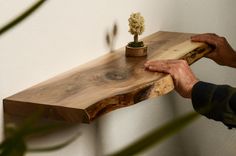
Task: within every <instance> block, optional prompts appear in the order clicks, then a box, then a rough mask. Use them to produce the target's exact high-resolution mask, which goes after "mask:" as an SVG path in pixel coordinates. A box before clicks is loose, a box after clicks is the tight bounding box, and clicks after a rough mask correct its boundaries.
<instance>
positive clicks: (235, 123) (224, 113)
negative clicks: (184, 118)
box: [192, 81, 236, 128]
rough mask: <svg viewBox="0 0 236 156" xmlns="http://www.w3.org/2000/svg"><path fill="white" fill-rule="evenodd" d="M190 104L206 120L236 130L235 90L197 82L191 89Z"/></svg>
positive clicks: (226, 86)
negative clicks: (219, 122) (217, 122)
mask: <svg viewBox="0 0 236 156" xmlns="http://www.w3.org/2000/svg"><path fill="white" fill-rule="evenodd" d="M192 104H193V107H194V109H195V110H196V111H197V112H198V113H200V114H202V115H204V116H206V117H207V118H209V119H213V120H216V121H221V122H223V123H224V124H225V125H226V126H228V127H229V128H232V127H234V128H236V88H233V87H230V86H228V85H215V84H211V83H206V82H202V81H199V82H198V83H196V84H195V85H194V86H193V89H192Z"/></svg>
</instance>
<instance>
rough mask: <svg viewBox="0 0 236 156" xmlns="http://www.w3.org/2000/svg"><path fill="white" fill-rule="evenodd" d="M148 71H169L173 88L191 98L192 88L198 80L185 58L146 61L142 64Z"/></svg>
mask: <svg viewBox="0 0 236 156" xmlns="http://www.w3.org/2000/svg"><path fill="white" fill-rule="evenodd" d="M144 66H145V68H146V69H147V70H150V71H157V72H164V73H169V74H170V75H171V76H172V78H173V81H174V85H175V90H176V91H177V92H178V93H179V94H180V95H181V96H183V97H185V98H191V94H192V88H193V86H194V85H195V84H196V83H197V82H198V80H197V78H196V77H195V76H194V74H193V72H192V71H191V69H190V67H189V65H188V63H187V62H186V61H185V60H161V61H148V62H146V63H145V64H144Z"/></svg>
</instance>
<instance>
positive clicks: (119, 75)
mask: <svg viewBox="0 0 236 156" xmlns="http://www.w3.org/2000/svg"><path fill="white" fill-rule="evenodd" d="M128 75H129V74H128V71H126V70H124V71H122V70H113V71H109V72H107V73H106V78H107V79H110V80H124V79H127V78H128Z"/></svg>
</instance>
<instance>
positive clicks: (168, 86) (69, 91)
mask: <svg viewBox="0 0 236 156" xmlns="http://www.w3.org/2000/svg"><path fill="white" fill-rule="evenodd" d="M192 35H193V34H188V33H176V32H157V33H154V34H152V35H150V36H148V37H146V38H144V39H143V41H144V43H145V45H147V46H148V56H147V57H125V48H121V49H118V50H116V51H115V52H113V53H109V54H106V55H104V56H102V57H100V58H98V59H96V60H93V61H91V62H88V63H87V64H85V65H82V66H79V67H78V68H75V69H72V70H70V71H68V72H66V73H64V74H61V75H58V76H56V77H54V78H52V79H49V80H47V81H45V82H42V83H40V84H38V85H35V86H33V87H31V88H29V89H26V90H24V91H21V92H19V93H17V94H15V95H13V96H10V97H8V98H5V99H4V100H3V103H4V113H6V114H8V115H14V116H27V115H28V114H29V113H31V112H33V111H36V110H38V109H41V108H42V109H44V117H45V118H50V119H55V120H65V121H71V122H84V123H89V122H91V121H93V120H94V119H96V118H98V117H99V116H100V115H102V114H104V113H107V112H110V111H113V110H115V109H117V108H121V107H126V106H130V105H133V104H136V103H138V102H140V101H143V100H145V99H147V98H152V97H157V96H161V95H164V94H166V93H168V92H170V91H171V90H173V89H174V85H173V81H172V78H171V77H170V75H167V74H163V73H153V72H149V71H146V70H145V68H144V65H143V64H144V62H146V61H147V60H157V59H186V60H187V61H188V63H189V64H191V63H193V62H194V61H196V60H197V59H199V58H201V57H202V56H203V55H204V54H206V53H207V52H209V51H210V48H209V47H208V46H207V45H206V44H204V43H192V42H191V41H190V40H189V39H190V36H192Z"/></svg>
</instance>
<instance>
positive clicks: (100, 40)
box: [0, 0, 236, 156]
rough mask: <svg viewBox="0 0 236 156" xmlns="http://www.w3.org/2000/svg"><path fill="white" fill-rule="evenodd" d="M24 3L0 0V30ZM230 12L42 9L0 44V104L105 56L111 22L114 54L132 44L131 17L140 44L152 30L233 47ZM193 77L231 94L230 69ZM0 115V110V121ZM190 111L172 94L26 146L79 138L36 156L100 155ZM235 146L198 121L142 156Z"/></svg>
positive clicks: (210, 7) (230, 136)
mask: <svg viewBox="0 0 236 156" xmlns="http://www.w3.org/2000/svg"><path fill="white" fill-rule="evenodd" d="M31 3H32V1H30V0H22V1H17V0H8V1H3V0H0V19H1V20H0V25H2V24H3V23H5V22H6V21H8V20H9V19H11V18H12V17H13V16H14V15H17V14H18V13H19V12H20V11H22V10H23V9H24V8H26V7H27V6H28V5H29V4H31ZM235 4H236V2H235V1H234V0H225V1H222V0H208V1H204V0H176V1H171V0H158V1H157V0H149V1H145V0H137V1H135V3H134V2H133V1H125V0H119V1H110V0H99V1H82V0H70V1H63V0H51V1H48V3H47V4H46V5H45V6H43V7H42V8H41V9H40V10H39V11H38V12H36V14H34V16H32V17H30V18H29V19H28V20H27V21H25V22H24V23H22V24H21V25H20V26H18V27H16V28H15V29H14V30H12V31H10V32H8V33H7V34H5V35H4V36H1V38H0V58H1V65H0V99H1V100H2V99H3V98H4V97H7V96H9V95H12V94H14V93H16V92H18V91H20V90H22V89H25V88H27V87H30V86H32V85H34V84H36V83H39V82H41V81H43V80H46V79H48V78H50V77H53V76H54V75H57V74H59V73H61V72H64V71H67V70H69V69H71V68H73V67H76V66H78V65H80V64H83V63H85V62H88V61H89V60H92V59H94V58H97V57H98V56H101V55H103V54H104V53H106V52H107V51H108V49H107V48H106V46H105V42H104V35H105V32H106V31H107V29H109V28H111V26H112V25H113V22H114V21H116V22H117V23H118V26H119V36H118V40H117V44H116V47H117V48H118V47H121V46H124V45H125V44H126V43H127V42H128V41H130V40H131V39H132V36H130V35H129V34H128V33H127V30H128V26H127V18H128V17H129V14H130V13H131V12H135V11H140V12H141V13H142V14H143V15H144V16H145V19H146V32H145V33H144V35H143V36H146V35H148V34H150V33H153V32H155V31H158V30H170V31H183V32H196V33H201V32H216V33H218V34H220V35H224V36H226V37H227V38H228V40H229V42H230V43H231V44H232V45H233V46H234V47H236V42H235V41H236V31H235V30H234V29H235V26H236V22H235V21H234V15H235V13H236V11H235V8H234V6H236V5H235ZM193 69H194V71H195V73H196V75H197V76H198V77H199V78H200V79H201V80H204V81H209V82H214V83H228V84H231V85H234V86H235V82H236V79H235V78H234V77H235V76H236V72H235V70H234V69H231V68H226V67H220V66H218V65H216V64H215V63H213V62H212V61H209V60H206V59H203V60H201V61H199V62H198V63H196V64H195V65H193ZM1 110H2V107H1V109H0V112H1V113H2V111H1ZM190 110H192V106H191V102H190V101H189V100H184V99H183V98H181V97H179V96H178V95H176V94H174V93H172V94H170V95H167V96H164V97H161V98H158V99H157V100H155V99H153V100H148V101H146V102H142V103H139V104H137V105H135V106H132V107H129V108H124V109H120V110H117V111H114V112H112V113H109V114H107V115H104V116H102V117H101V118H100V119H99V120H98V121H97V122H96V123H93V124H91V125H75V126H74V127H73V128H71V129H68V130H66V131H63V132H60V133H58V134H55V135H54V136H51V137H49V138H43V139H41V140H37V141H35V142H34V143H32V144H36V145H37V144H38V145H44V144H45V143H49V144H50V143H55V142H59V141H63V139H65V138H66V137H68V136H69V135H73V134H74V133H76V132H77V131H81V133H82V136H81V137H80V138H79V139H78V140H76V142H74V143H73V144H71V145H70V146H68V147H66V148H64V149H62V150H60V151H57V152H55V153H47V154H40V155H57V156H64V155H66V154H67V155H70V156H77V155H86V156H93V155H104V154H107V153H110V152H113V151H115V150H118V149H120V148H122V147H124V146H126V145H127V144H128V143H131V142H132V141H134V140H135V139H137V138H139V137H140V136H142V135H143V134H145V133H148V132H149V131H150V130H152V129H153V128H155V127H156V126H158V125H161V124H163V123H164V122H166V121H167V120H168V119H171V118H173V117H175V116H176V115H178V114H182V113H183V112H186V111H190ZM235 141H236V136H235V132H234V131H229V130H227V129H226V128H225V127H224V126H223V125H221V124H218V123H215V122H212V121H210V120H207V119H205V118H201V119H200V120H198V121H197V122H195V123H194V124H193V125H192V126H190V127H189V128H187V129H186V130H184V131H183V132H182V133H181V134H179V135H177V136H175V137H173V138H171V139H170V140H168V141H166V142H165V143H163V144H161V145H160V146H158V147H156V148H153V149H151V150H149V151H147V152H146V153H145V154H143V155H147V156H154V155H160V156H172V155H176V156H177V155H181V156H182V155H187V156H193V155H194V156H208V155H219V156H220V155H227V156H233V155H234V154H233V153H235V152H236V151H235V149H234V148H233V147H234V146H233V145H234V142H235ZM28 155H37V154H28Z"/></svg>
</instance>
